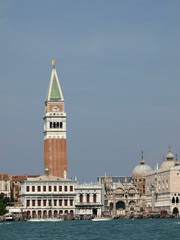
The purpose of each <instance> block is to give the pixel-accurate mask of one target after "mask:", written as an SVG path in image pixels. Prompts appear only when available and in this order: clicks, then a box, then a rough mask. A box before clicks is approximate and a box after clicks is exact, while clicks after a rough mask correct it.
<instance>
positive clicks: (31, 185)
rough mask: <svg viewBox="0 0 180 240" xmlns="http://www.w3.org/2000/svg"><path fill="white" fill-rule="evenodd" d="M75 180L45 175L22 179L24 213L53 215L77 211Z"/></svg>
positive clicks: (34, 215)
mask: <svg viewBox="0 0 180 240" xmlns="http://www.w3.org/2000/svg"><path fill="white" fill-rule="evenodd" d="M74 186H75V181H73V180H69V179H64V178H60V177H55V176H52V175H49V174H48V170H46V171H45V175H43V176H40V177H37V178H28V179H27V180H24V181H22V186H21V202H22V212H23V213H24V215H27V216H31V217H39V218H40V217H51V216H53V217H54V216H57V215H59V214H74V213H75V205H74V202H75V196H76V193H75V187H74Z"/></svg>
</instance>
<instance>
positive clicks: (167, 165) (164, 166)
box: [161, 146, 175, 170]
mask: <svg viewBox="0 0 180 240" xmlns="http://www.w3.org/2000/svg"><path fill="white" fill-rule="evenodd" d="M174 166H175V161H174V155H173V154H172V153H171V146H169V152H168V154H167V155H166V161H164V162H163V163H162V165H161V169H163V170H165V169H170V168H172V167H174Z"/></svg>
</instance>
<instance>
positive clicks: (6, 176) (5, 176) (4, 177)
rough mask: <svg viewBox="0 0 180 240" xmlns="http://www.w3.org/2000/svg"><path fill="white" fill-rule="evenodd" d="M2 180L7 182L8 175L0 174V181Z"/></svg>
mask: <svg viewBox="0 0 180 240" xmlns="http://www.w3.org/2000/svg"><path fill="white" fill-rule="evenodd" d="M1 179H3V180H8V179H10V177H9V175H8V174H0V180H1Z"/></svg>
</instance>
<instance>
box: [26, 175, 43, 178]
mask: <svg viewBox="0 0 180 240" xmlns="http://www.w3.org/2000/svg"><path fill="white" fill-rule="evenodd" d="M39 176H40V175H28V176H27V177H28V178H37V177H39Z"/></svg>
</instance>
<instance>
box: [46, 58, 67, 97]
mask: <svg viewBox="0 0 180 240" xmlns="http://www.w3.org/2000/svg"><path fill="white" fill-rule="evenodd" d="M52 65H53V69H52V74H51V79H50V84H49V88H48V92H47V96H46V101H53V100H55V101H56V100H57V101H58V100H61V101H64V99H63V95H62V91H61V87H60V84H59V80H58V76H57V72H56V69H55V62H54V61H52Z"/></svg>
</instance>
